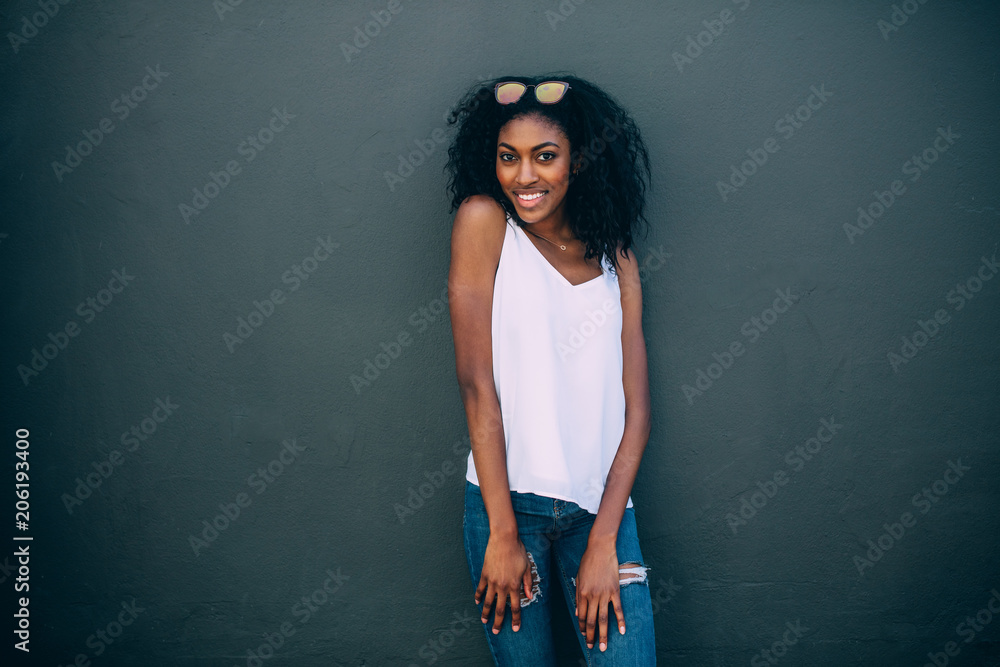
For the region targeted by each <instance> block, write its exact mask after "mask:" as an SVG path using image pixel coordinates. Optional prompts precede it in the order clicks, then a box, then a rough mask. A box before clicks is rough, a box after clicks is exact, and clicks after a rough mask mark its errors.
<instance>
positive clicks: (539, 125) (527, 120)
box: [497, 114, 569, 147]
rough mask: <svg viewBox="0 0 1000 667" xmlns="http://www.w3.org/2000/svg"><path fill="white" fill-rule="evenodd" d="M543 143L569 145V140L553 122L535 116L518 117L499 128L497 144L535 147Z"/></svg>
mask: <svg viewBox="0 0 1000 667" xmlns="http://www.w3.org/2000/svg"><path fill="white" fill-rule="evenodd" d="M543 141H554V142H555V143H557V144H560V145H566V144H568V143H569V138H568V137H567V136H566V134H565V133H564V132H563V130H562V128H561V127H559V125H558V124H557V123H555V122H554V121H552V120H550V119H548V118H546V117H544V116H539V115H537V114H532V115H529V116H518V117H517V118H513V119H511V120H509V121H508V122H507V124H506V125H504V126H503V127H501V128H500V134H499V135H498V136H497V143H498V144H499V143H500V142H504V143H507V144H511V145H512V146H518V145H519V144H523V145H525V146H529V147H530V146H535V145H537V144H540V143H542V142H543Z"/></svg>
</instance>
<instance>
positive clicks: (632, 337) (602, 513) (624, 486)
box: [590, 253, 651, 544]
mask: <svg viewBox="0 0 1000 667" xmlns="http://www.w3.org/2000/svg"><path fill="white" fill-rule="evenodd" d="M630 254H631V255H632V259H631V260H630V261H627V262H625V261H623V262H622V269H623V270H622V272H621V275H620V276H619V280H618V285H619V287H620V289H621V294H622V361H623V368H622V384H623V387H624V390H625V431H624V433H623V434H622V440H621V443H620V444H619V445H618V453H617V454H615V460H614V461H613V462H612V464H611V470H609V471H608V480H607V482H606V484H605V486H604V495H603V496H602V497H601V504H600V506H599V508H598V510H597V518H596V519H595V520H594V525H593V526H592V527H591V530H590V542H595V541H599V540H605V541H607V540H610V541H611V544H614V542H615V538H616V537H617V536H618V527H619V526H620V524H621V521H622V515H623V514H624V513H625V507H626V506H627V505H628V496H629V494H630V493H631V492H632V485H633V484H634V483H635V477H636V474H637V473H638V472H639V463H640V461H641V460H642V454H643V452H644V451H645V450H646V443H647V442H648V441H649V432H650V428H651V410H650V401H649V364H648V362H647V359H646V339H645V337H644V336H643V333H642V285H641V283H640V280H639V267H638V265H637V264H636V262H635V253H630ZM621 256H622V255H621V254H620V253H619V257H621Z"/></svg>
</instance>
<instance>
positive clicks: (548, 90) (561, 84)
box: [494, 81, 569, 104]
mask: <svg viewBox="0 0 1000 667" xmlns="http://www.w3.org/2000/svg"><path fill="white" fill-rule="evenodd" d="M528 88H534V89H535V99H536V100H538V101H539V102H540V103H541V104H555V103H556V102H558V101H559V100H561V99H562V98H563V95H565V94H566V91H567V90H569V84H568V83H566V82H565V81H543V82H541V83H533V84H530V85H525V84H523V83H520V82H519V81H501V82H500V83H498V84H497V85H496V89H495V90H494V94H495V95H496V98H497V102H499V103H500V104H514V103H515V102H517V101H518V100H520V99H521V97H523V96H524V93H525V91H526V90H528Z"/></svg>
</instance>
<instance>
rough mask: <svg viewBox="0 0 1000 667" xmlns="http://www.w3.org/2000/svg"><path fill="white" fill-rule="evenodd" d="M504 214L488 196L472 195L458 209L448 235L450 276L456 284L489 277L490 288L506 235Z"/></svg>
mask: <svg viewBox="0 0 1000 667" xmlns="http://www.w3.org/2000/svg"><path fill="white" fill-rule="evenodd" d="M506 225H507V214H506V213H505V212H504V209H503V207H502V206H500V204H499V203H497V202H496V200H494V199H493V198H492V197H490V196H489V195H473V196H471V197H468V198H467V199H466V200H465V201H463V202H462V204H461V205H460V206H459V207H458V211H457V212H456V214H455V222H454V225H453V227H452V234H451V261H452V276H453V278H455V279H456V281H457V282H459V283H469V282H473V283H475V282H480V281H484V282H485V278H487V277H488V278H489V281H490V284H491V285H492V281H493V278H494V276H495V274H496V269H497V266H498V265H499V264H500V251H501V250H502V248H503V240H504V235H505V233H506Z"/></svg>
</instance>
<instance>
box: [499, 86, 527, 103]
mask: <svg viewBox="0 0 1000 667" xmlns="http://www.w3.org/2000/svg"><path fill="white" fill-rule="evenodd" d="M524 91H525V85H524V84H522V83H505V84H503V85H501V86H500V87H499V88H497V102H499V103H500V104H512V103H514V102H517V101H518V100H519V99H521V95H523V94H524Z"/></svg>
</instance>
